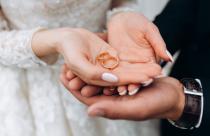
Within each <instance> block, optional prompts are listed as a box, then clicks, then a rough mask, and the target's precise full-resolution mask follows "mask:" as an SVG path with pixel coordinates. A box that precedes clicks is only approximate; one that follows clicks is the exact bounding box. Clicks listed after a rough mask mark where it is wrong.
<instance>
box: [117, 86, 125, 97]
mask: <svg viewBox="0 0 210 136" xmlns="http://www.w3.org/2000/svg"><path fill="white" fill-rule="evenodd" d="M117 91H118V93H119V95H121V96H123V95H126V94H127V92H128V87H127V86H126V85H125V86H119V87H118V88H117Z"/></svg>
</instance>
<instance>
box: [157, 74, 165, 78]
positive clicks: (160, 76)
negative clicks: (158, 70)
mask: <svg viewBox="0 0 210 136" xmlns="http://www.w3.org/2000/svg"><path fill="white" fill-rule="evenodd" d="M163 77H166V76H165V75H164V74H161V75H158V76H156V77H155V78H163Z"/></svg>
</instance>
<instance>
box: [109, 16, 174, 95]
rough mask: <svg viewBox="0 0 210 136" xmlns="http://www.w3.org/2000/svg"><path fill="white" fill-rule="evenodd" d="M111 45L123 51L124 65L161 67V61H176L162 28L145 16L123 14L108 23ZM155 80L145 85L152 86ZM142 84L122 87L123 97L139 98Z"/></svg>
mask: <svg viewBox="0 0 210 136" xmlns="http://www.w3.org/2000/svg"><path fill="white" fill-rule="evenodd" d="M108 43H109V44H110V45H111V46H112V47H114V48H115V49H116V50H117V51H119V53H120V54H119V57H120V59H121V60H123V61H128V62H140V63H157V62H159V60H160V58H161V59H163V60H165V61H172V57H171V55H170V53H169V52H168V51H167V49H166V45H165V43H164V41H163V39H162V37H161V35H160V33H159V30H158V28H157V27H156V26H155V25H154V24H153V23H152V22H151V21H149V20H148V19H147V18H146V17H144V16H143V15H142V14H139V13H135V12H122V13H118V14H116V15H113V16H112V17H111V18H110V20H109V22H108ZM152 81H153V79H152V78H151V79H149V80H148V81H145V82H144V83H143V84H144V85H147V84H149V83H151V82H152ZM140 85H141V84H131V85H129V86H120V87H118V91H119V94H121V95H125V94H126V92H127V90H128V91H129V94H130V95H132V94H135V93H136V92H137V91H138V88H139V87H140Z"/></svg>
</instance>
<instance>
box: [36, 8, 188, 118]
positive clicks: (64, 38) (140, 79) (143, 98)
mask: <svg viewBox="0 0 210 136" xmlns="http://www.w3.org/2000/svg"><path fill="white" fill-rule="evenodd" d="M107 26H108V32H107V34H94V33H92V32H90V31H88V30H84V29H73V28H60V29H53V30H48V31H41V32H38V33H37V34H35V36H34V38H33V42H32V43H33V45H36V46H32V47H33V50H34V52H35V53H36V55H37V56H38V57H40V58H44V57H46V56H47V55H52V54H57V53H60V54H62V55H63V57H64V59H65V63H66V64H65V65H64V66H63V68H62V71H61V76H60V78H61V82H62V83H63V85H64V86H65V87H66V88H67V89H68V90H69V91H70V92H71V93H72V94H73V95H74V96H75V97H76V98H78V99H79V100H80V101H81V102H83V103H84V104H86V105H88V106H90V107H89V109H88V113H89V114H90V115H92V116H102V117H107V118H111V119H130V120H145V119H149V118H169V119H173V120H176V119H178V118H179V117H180V116H181V113H182V111H183V107H184V95H183V91H182V90H183V87H182V85H181V84H180V83H179V81H177V80H176V79H174V78H157V77H159V76H161V67H160V66H159V65H158V62H159V61H160V59H163V60H165V61H172V60H173V59H172V56H171V55H170V53H169V52H168V51H167V49H166V45H165V43H164V41H163V39H162V37H161V35H160V33H159V31H158V29H157V27H156V26H155V25H154V24H153V23H152V22H150V21H149V20H148V19H147V18H146V17H144V16H143V15H141V14H139V13H134V12H122V13H119V14H117V15H114V16H113V17H112V18H111V19H110V20H109V22H108V25H107ZM43 37H45V39H46V38H48V40H41V39H43ZM43 41H44V42H43ZM38 45H46V46H44V48H47V49H46V50H45V49H44V48H42V51H39V50H40V48H38ZM100 52H109V53H110V54H111V55H113V56H117V57H118V58H119V64H118V66H117V67H116V68H114V69H112V70H110V69H106V68H104V67H102V66H101V65H100V64H98V63H96V60H95V59H96V57H97V55H98V54H100ZM46 54H47V55H46ZM152 82H153V83H152ZM150 83H152V84H151V85H150V86H148V87H143V88H142V89H140V88H141V87H142V86H147V85H149V84H150ZM139 89H140V92H139V93H137V91H138V90H139ZM101 92H103V94H101ZM117 93H119V94H120V95H124V96H119V95H113V94H117ZM127 93H128V94H129V95H132V96H128V95H126V94H127ZM136 93H137V94H136ZM134 94H136V95H134ZM109 95H112V96H109Z"/></svg>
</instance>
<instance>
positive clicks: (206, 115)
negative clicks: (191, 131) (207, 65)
mask: <svg viewBox="0 0 210 136" xmlns="http://www.w3.org/2000/svg"><path fill="white" fill-rule="evenodd" d="M201 82H202V86H203V87H202V88H203V95H204V111H203V119H202V123H201V126H200V128H199V129H198V130H195V134H196V133H198V132H199V133H200V132H205V130H209V128H210V78H201ZM199 133H198V134H199Z"/></svg>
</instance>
